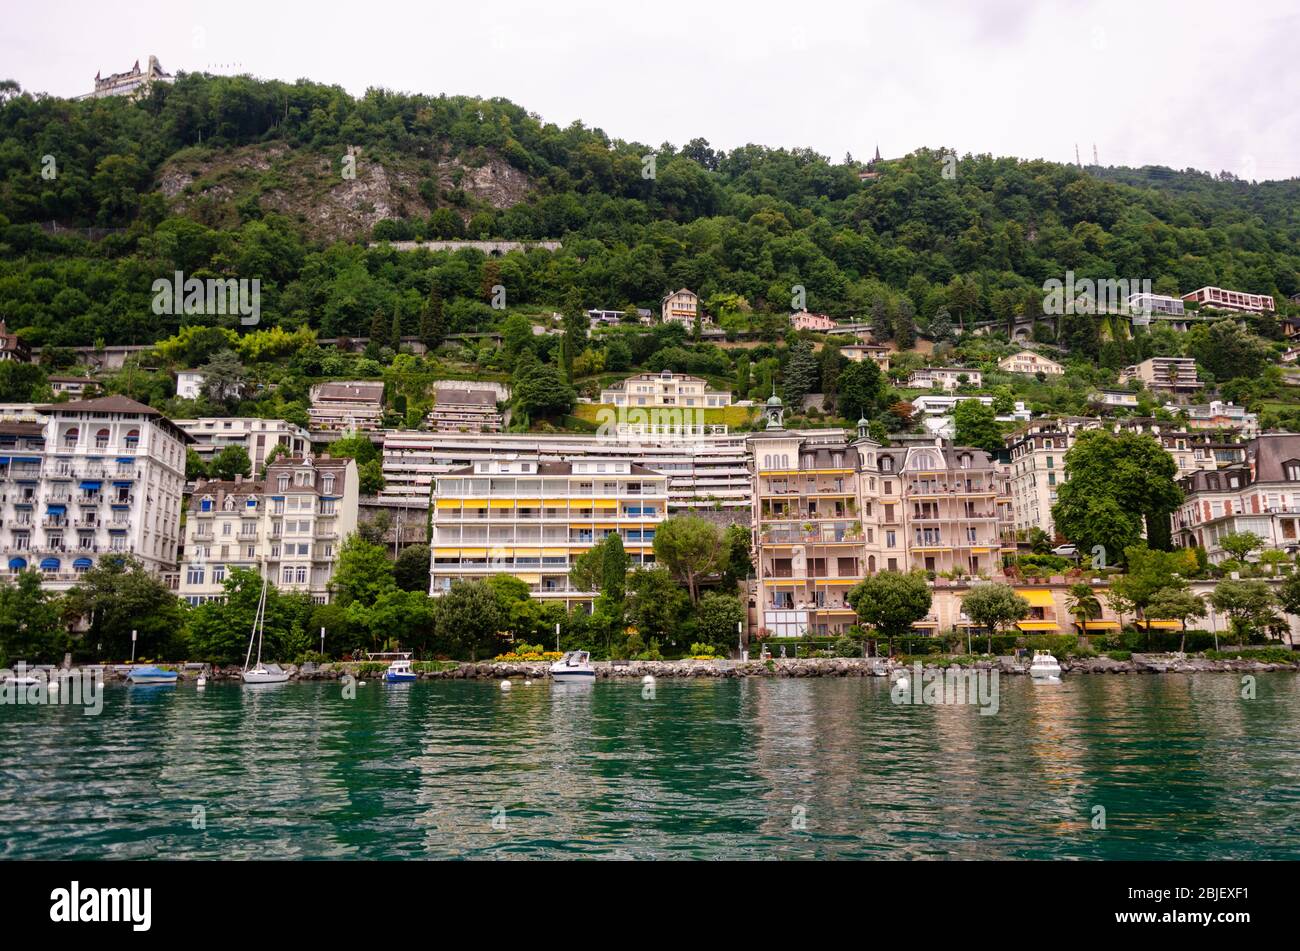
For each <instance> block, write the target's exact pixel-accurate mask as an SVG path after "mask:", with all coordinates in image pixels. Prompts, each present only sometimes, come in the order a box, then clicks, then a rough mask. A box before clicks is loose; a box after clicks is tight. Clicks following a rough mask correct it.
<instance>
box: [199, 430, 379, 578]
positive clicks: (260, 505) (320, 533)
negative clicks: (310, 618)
mask: <svg viewBox="0 0 1300 951" xmlns="http://www.w3.org/2000/svg"><path fill="white" fill-rule="evenodd" d="M357 499H358V496H357V464H356V462H355V461H354V460H352V459H331V458H330V457H329V456H327V455H324V456H320V457H313V456H311V455H310V454H308V455H302V456H281V457H279V458H277V459H275V460H273V461H272V462H271V464H270V465H269V466H268V467H267V472H266V478H265V479H263V480H247V481H246V480H243V479H236V480H235V481H233V482H199V483H198V485H196V486H195V488H194V492H193V493H192V494H191V496H190V507H189V510H188V515H187V519H186V531H185V563H184V564H183V565H182V566H181V578H180V591H179V594H180V596H181V597H182V598H184V599H185V600H187V601H189V602H190V603H191V604H201V603H202V602H204V601H211V600H213V599H218V598H221V597H223V596H224V589H223V587H222V585H223V584H224V582H225V580H226V578H227V576H228V574H229V572H230V569H232V568H248V569H250V570H254V571H259V572H262V573H263V574H264V575H265V576H266V577H269V578H270V579H271V580H272V581H273V582H274V583H275V584H276V585H277V586H278V587H279V588H280V590H282V591H303V592H306V593H308V594H309V595H310V596H311V598H312V600H313V601H315V602H316V603H318V604H324V603H325V602H326V601H328V600H329V581H330V578H332V577H333V574H334V567H335V565H336V564H337V561H338V552H339V546H340V544H341V543H342V541H343V539H345V538H346V537H347V536H348V535H350V534H351V533H352V532H354V531H356V527H357Z"/></svg>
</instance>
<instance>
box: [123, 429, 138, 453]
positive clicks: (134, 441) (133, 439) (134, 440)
mask: <svg viewBox="0 0 1300 951" xmlns="http://www.w3.org/2000/svg"><path fill="white" fill-rule="evenodd" d="M139 445H140V430H138V429H132V430H131V431H130V432H128V433H127V434H126V448H127V449H135V448H136V447H137V446H139Z"/></svg>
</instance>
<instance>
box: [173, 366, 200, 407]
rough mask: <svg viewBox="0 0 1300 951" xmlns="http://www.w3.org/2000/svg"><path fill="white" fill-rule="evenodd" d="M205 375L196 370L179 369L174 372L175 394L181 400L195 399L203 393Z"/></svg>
mask: <svg viewBox="0 0 1300 951" xmlns="http://www.w3.org/2000/svg"><path fill="white" fill-rule="evenodd" d="M204 379H205V377H204V376H203V374H202V373H201V372H199V371H198V370H180V371H179V372H177V374H176V396H177V398H178V399H182V400H196V399H198V398H199V397H200V396H202V395H203V381H204Z"/></svg>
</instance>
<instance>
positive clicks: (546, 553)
mask: <svg viewBox="0 0 1300 951" xmlns="http://www.w3.org/2000/svg"><path fill="white" fill-rule="evenodd" d="M568 553H569V549H567V548H543V549H542V557H543V558H562V557H564V556H565V555H567V554H568Z"/></svg>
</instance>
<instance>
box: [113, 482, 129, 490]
mask: <svg viewBox="0 0 1300 951" xmlns="http://www.w3.org/2000/svg"><path fill="white" fill-rule="evenodd" d="M133 484H134V483H131V482H114V483H113V488H115V489H129V488H131V486H132V485H133Z"/></svg>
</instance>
